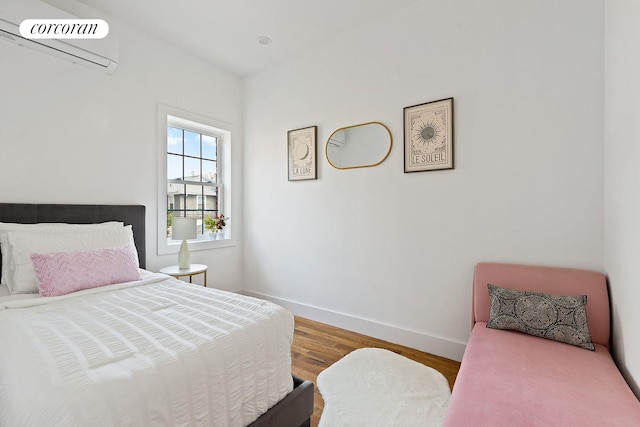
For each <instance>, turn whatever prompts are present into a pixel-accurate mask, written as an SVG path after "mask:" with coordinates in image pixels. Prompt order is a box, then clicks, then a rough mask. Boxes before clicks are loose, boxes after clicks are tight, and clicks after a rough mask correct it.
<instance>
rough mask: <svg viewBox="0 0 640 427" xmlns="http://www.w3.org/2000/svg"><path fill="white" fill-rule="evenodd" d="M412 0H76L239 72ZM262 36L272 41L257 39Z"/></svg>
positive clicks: (319, 42)
mask: <svg viewBox="0 0 640 427" xmlns="http://www.w3.org/2000/svg"><path fill="white" fill-rule="evenodd" d="M414 1H416V0H181V1H176V0H153V1H144V0H142V1H141V0H133V1H132V0H80V2H81V3H84V4H86V5H88V6H91V7H93V8H95V9H98V10H100V11H102V12H104V13H106V14H108V15H111V16H113V17H114V18H116V19H119V20H121V21H123V22H126V23H127V24H130V25H132V26H134V27H137V28H139V29H141V30H143V31H145V32H147V33H150V34H153V35H155V36H156V37H158V38H159V39H162V40H164V41H166V42H168V43H171V44H173V45H174V46H176V47H178V48H180V49H183V50H185V51H187V52H190V53H191V54H193V55H196V56H199V57H201V58H203V59H205V60H207V61H209V62H211V63H214V64H216V65H218V66H220V67H221V68H224V69H226V70H228V71H231V72H232V73H234V74H237V75H239V76H246V75H249V74H252V73H255V72H257V71H260V70H262V69H265V68H267V67H269V66H271V65H274V64H277V63H279V62H282V61H285V60H286V59H288V58H291V57H294V56H296V55H299V54H301V53H302V52H304V51H305V50H307V49H309V48H312V47H316V46H321V45H322V43H323V42H324V41H325V40H333V39H335V38H336V37H338V36H340V35H342V34H345V33H347V32H349V31H352V30H353V29H355V28H358V27H359V26H361V25H364V24H366V23H369V22H372V21H375V20H376V19H379V18H381V17H382V16H384V15H387V14H389V13H392V12H393V11H395V10H398V9H401V8H403V7H405V6H406V5H407V4H409V3H412V2H414ZM261 36H266V37H269V38H270V39H271V40H272V43H271V44H269V45H267V46H265V45H261V44H260V43H258V38H259V37H261Z"/></svg>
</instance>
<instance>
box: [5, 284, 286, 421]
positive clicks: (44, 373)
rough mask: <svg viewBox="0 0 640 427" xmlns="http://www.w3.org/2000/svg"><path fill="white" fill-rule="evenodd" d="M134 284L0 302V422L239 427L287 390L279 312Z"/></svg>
mask: <svg viewBox="0 0 640 427" xmlns="http://www.w3.org/2000/svg"><path fill="white" fill-rule="evenodd" d="M146 277H147V278H146V279H144V280H142V281H140V282H132V283H125V284H117V285H110V286H105V287H102V288H97V289H92V290H87V291H80V292H76V293H74V294H70V295H65V296H62V297H51V298H32V299H18V300H15V299H6V300H4V301H3V300H0V425H1V426H64V427H71V426H82V427H86V426H91V427H94V426H165V425H166V426H221V427H223V426H225V427H226V426H245V425H247V424H249V423H251V422H252V421H254V420H255V419H256V418H257V417H258V416H260V415H261V414H262V413H264V412H266V411H267V409H268V408H270V407H271V406H273V405H274V404H275V403H276V402H278V401H279V400H280V399H282V398H283V397H284V396H285V395H286V394H287V393H289V392H290V391H291V390H292V388H293V384H292V379H291V353H290V347H291V340H292V338H293V316H292V315H291V314H290V313H289V312H288V311H286V310H285V309H283V308H282V307H279V306H277V305H275V304H272V303H269V302H267V301H262V300H258V299H254V298H250V297H245V296H242V295H237V294H234V293H229V292H224V291H218V290H214V289H206V288H202V287H199V286H195V285H189V284H186V283H183V282H180V281H178V280H176V279H173V278H170V277H168V276H165V275H160V274H154V275H148V276H146Z"/></svg>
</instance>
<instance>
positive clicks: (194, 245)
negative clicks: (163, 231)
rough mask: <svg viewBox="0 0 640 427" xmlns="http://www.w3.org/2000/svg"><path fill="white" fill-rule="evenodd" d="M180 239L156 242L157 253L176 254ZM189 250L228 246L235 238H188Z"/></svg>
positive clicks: (232, 243)
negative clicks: (163, 242)
mask: <svg viewBox="0 0 640 427" xmlns="http://www.w3.org/2000/svg"><path fill="white" fill-rule="evenodd" d="M181 243H182V241H180V240H167V242H166V243H165V244H164V245H163V244H162V243H159V244H158V255H167V254H177V253H178V252H179V251H180V244H181ZM187 243H189V251H191V252H195V251H204V250H208V249H217V248H228V247H232V246H235V245H236V242H235V239H233V238H225V239H220V240H212V239H209V237H208V236H207V237H202V238H200V239H198V240H188V241H187Z"/></svg>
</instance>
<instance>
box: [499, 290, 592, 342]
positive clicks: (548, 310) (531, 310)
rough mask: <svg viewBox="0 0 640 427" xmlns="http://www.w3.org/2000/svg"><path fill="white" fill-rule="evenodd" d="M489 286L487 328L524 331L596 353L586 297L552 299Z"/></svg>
mask: <svg viewBox="0 0 640 427" xmlns="http://www.w3.org/2000/svg"><path fill="white" fill-rule="evenodd" d="M487 286H488V288H489V297H490V299H491V311H490V313H489V322H487V328H493V329H510V330H514V331H520V332H524V333H525V334H529V335H534V336H536V337H541V338H548V339H551V340H555V341H560V342H564V343H567V344H571V345H576V346H578V347H582V348H586V349H588V350H595V347H594V346H593V344H592V342H591V334H590V333H589V328H588V326H587V312H586V309H585V305H586V304H587V296H586V295H578V296H562V295H549V294H543V293H540V292H526V291H517V290H515V289H505V288H501V287H499V286H495V285H492V284H488V285H487Z"/></svg>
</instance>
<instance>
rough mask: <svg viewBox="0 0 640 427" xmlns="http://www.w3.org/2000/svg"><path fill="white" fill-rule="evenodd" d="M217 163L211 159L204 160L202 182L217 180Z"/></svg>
mask: <svg viewBox="0 0 640 427" xmlns="http://www.w3.org/2000/svg"><path fill="white" fill-rule="evenodd" d="M216 163H217V162H212V161H210V160H203V161H202V182H217V174H216V166H217V165H216Z"/></svg>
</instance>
